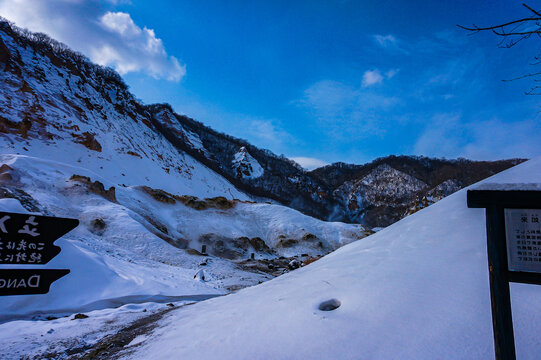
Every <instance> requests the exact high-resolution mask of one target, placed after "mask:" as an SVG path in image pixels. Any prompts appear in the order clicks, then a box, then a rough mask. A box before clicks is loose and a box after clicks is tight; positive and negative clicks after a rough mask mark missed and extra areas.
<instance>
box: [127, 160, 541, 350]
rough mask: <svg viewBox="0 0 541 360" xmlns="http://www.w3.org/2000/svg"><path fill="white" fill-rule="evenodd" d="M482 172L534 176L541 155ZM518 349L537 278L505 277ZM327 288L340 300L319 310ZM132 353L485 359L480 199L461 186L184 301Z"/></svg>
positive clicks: (487, 319) (540, 294) (535, 316)
mask: <svg viewBox="0 0 541 360" xmlns="http://www.w3.org/2000/svg"><path fill="white" fill-rule="evenodd" d="M486 182H491V183H501V184H505V183H524V182H527V183H541V158H538V159H535V160H531V161H528V162H525V163H523V164H520V165H518V166H516V167H514V168H512V169H509V170H507V171H505V172H503V173H500V174H498V175H495V176H493V177H491V178H490V179H487V180H486ZM511 296H512V304H513V316H514V327H515V340H516V345H517V358H518V359H532V360H533V359H539V353H540V351H541V342H540V341H539V333H540V331H541V287H539V286H535V285H525V284H512V285H511ZM332 298H336V299H338V300H339V301H340V302H341V306H340V307H339V308H338V309H336V310H333V311H329V312H322V311H320V310H318V305H319V304H320V303H321V302H322V301H325V300H328V299H332ZM161 325H162V326H161V327H159V328H158V329H156V330H155V332H154V333H153V335H152V336H151V337H150V338H147V339H146V340H145V342H143V343H142V344H141V345H140V348H139V350H138V351H137V352H136V353H133V354H130V355H128V357H129V358H130V359H218V358H219V359H493V358H494V353H493V340H492V320H491V312H490V296H489V284H488V269H487V255H486V233H485V215H484V210H483V209H468V208H467V206H466V189H464V190H461V191H459V192H457V193H455V194H453V195H451V196H449V197H447V198H445V199H443V200H441V201H440V202H438V203H436V204H434V205H432V206H430V207H428V208H425V209H423V210H421V211H419V212H417V213H415V214H413V215H411V216H408V217H406V218H405V219H403V220H401V221H399V222H397V223H395V224H393V225H391V226H389V227H387V228H385V229H383V230H381V231H379V232H378V233H376V234H374V235H372V236H370V237H367V238H365V239H362V240H360V241H356V242H354V243H352V244H349V245H346V246H344V247H342V248H340V249H339V250H337V251H335V252H334V253H332V254H330V255H328V256H326V257H324V258H322V259H320V260H318V261H316V262H315V263H312V264H310V265H308V266H306V267H303V268H301V269H299V270H297V271H294V272H291V273H288V274H286V275H284V276H281V277H279V278H276V279H274V280H271V281H268V282H266V283H263V284H261V285H258V286H255V287H251V288H247V289H244V290H241V291H239V292H238V293H235V294H232V295H228V296H225V297H220V298H215V299H211V300H208V301H205V302H201V303H198V304H195V305H193V306H190V307H186V308H181V309H179V310H176V311H174V312H172V313H170V314H169V316H168V317H167V318H165V319H164V320H162V324H161Z"/></svg>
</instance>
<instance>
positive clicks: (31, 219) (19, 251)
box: [0, 212, 79, 296]
mask: <svg viewBox="0 0 541 360" xmlns="http://www.w3.org/2000/svg"><path fill="white" fill-rule="evenodd" d="M78 224H79V220H75V219H65V218H55V217H50V216H39V215H29V214H15V213H6V212H0V264H12V265H44V264H47V263H48V262H49V261H50V260H52V259H53V258H54V257H55V256H56V255H58V254H59V253H60V247H58V246H56V245H54V242H55V241H56V240H57V239H58V238H60V237H61V236H63V235H65V234H66V233H68V232H69V231H71V230H72V229H74V228H75V227H77V225H78ZM69 272H70V271H69V270H67V269H0V296H3V295H31V294H46V293H48V292H49V287H50V286H51V284H52V283H53V282H54V281H56V280H58V279H60V278H61V277H62V276H64V275H66V274H68V273H69Z"/></svg>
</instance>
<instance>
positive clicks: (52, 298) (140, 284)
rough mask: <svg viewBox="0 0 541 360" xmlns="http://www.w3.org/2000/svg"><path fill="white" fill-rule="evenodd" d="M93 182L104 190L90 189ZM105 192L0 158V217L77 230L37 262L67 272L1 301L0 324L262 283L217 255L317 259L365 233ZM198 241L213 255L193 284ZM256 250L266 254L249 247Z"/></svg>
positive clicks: (20, 160)
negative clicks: (57, 222)
mask: <svg viewBox="0 0 541 360" xmlns="http://www.w3.org/2000/svg"><path fill="white" fill-rule="evenodd" d="M74 175H75V176H74ZM87 179H89V180H87ZM96 181H99V182H100V183H101V184H102V189H104V190H99V188H100V187H99V186H94V185H92V184H94V182H96ZM113 185H115V183H114V182H113V181H110V180H108V179H106V178H103V177H101V176H100V175H98V174H96V173H95V172H93V171H91V170H88V169H86V168H83V167H75V166H71V165H68V164H64V163H60V162H56V161H52V160H44V159H40V158H35V157H28V156H23V155H0V198H1V197H6V198H5V199H0V211H10V212H21V211H27V210H31V211H34V212H37V213H41V214H44V215H49V216H57V217H71V218H77V219H79V220H80V225H79V226H78V227H77V229H75V230H74V231H72V232H70V233H69V234H67V235H66V236H64V237H63V238H61V239H60V240H58V241H57V245H59V246H60V247H61V248H62V252H61V253H60V254H59V255H58V256H57V257H56V258H54V259H53V260H52V261H51V262H50V263H49V264H47V265H46V267H48V268H60V269H63V268H67V269H70V270H71V273H70V274H69V275H67V276H65V277H64V278H62V279H60V280H58V281H57V282H55V283H54V284H53V285H52V287H51V291H50V292H49V294H47V295H33V296H10V297H5V298H3V299H1V301H0V321H4V320H7V319H10V318H18V317H27V316H28V315H32V314H36V313H39V312H41V313H45V314H51V313H72V312H77V311H87V310H89V309H95V308H104V307H110V306H114V305H118V304H121V303H129V302H139V301H142V300H144V299H147V300H148V299H149V298H150V297H152V296H155V297H158V298H159V297H160V296H161V297H163V296H189V295H209V294H223V293H226V292H227V291H228V290H230V289H231V288H239V287H243V286H247V285H253V284H256V283H258V282H259V281H265V280H267V279H268V278H269V276H267V275H266V274H263V273H250V272H247V271H244V270H242V269H241V268H239V267H238V266H237V265H235V264H234V263H232V262H231V261H228V260H224V259H223V258H235V259H239V258H240V259H247V258H249V257H250V254H251V253H252V252H253V253H255V254H257V256H258V258H259V257H278V256H280V255H286V256H289V255H294V254H301V253H308V254H311V255H317V254H324V253H327V252H328V251H331V250H333V249H336V248H338V247H339V246H341V245H344V244H346V243H349V242H352V241H354V240H356V239H358V238H361V237H363V236H366V232H365V231H364V228H363V227H362V226H360V225H349V224H343V223H326V222H322V221H320V220H317V219H314V218H311V217H308V216H306V215H303V214H301V213H299V212H298V211H295V210H292V209H289V208H285V207H283V206H279V205H272V204H257V203H251V202H243V201H240V200H235V201H231V200H227V199H225V198H217V199H207V200H203V199H197V198H194V197H191V196H188V197H186V196H175V195H173V194H168V193H165V192H163V191H157V190H154V189H151V188H143V187H141V186H132V187H123V186H120V187H117V188H116V190H115V191H112V190H111V187H112V186H113ZM145 189H146V190H145ZM151 194H152V195H151ZM173 196H174V198H173ZM17 199H18V200H17ZM175 199H176V200H175ZM19 201H21V202H23V205H24V208H23V206H22V205H21V203H19ZM214 205H216V206H214ZM281 240H284V241H282V246H281V245H280V241H281ZM320 242H321V245H319V243H320ZM201 244H206V245H207V247H208V251H209V253H210V254H211V255H216V256H217V257H211V258H210V260H208V261H206V263H207V264H206V265H205V267H204V269H205V273H206V281H205V282H201V281H198V280H197V279H195V280H194V278H193V276H194V274H195V273H196V272H197V271H198V269H200V262H201V261H202V260H203V259H205V258H204V257H201V256H198V255H197V252H196V251H195V250H194V249H199V250H200V249H201ZM252 244H253V245H254V246H255V248H254V247H252ZM262 244H266V246H268V248H260V247H258V246H257V245H259V246H262ZM286 245H287V246H286ZM12 267H13V266H12V265H0V268H12ZM127 297H128V298H127Z"/></svg>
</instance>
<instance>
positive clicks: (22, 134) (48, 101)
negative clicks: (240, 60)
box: [0, 31, 249, 199]
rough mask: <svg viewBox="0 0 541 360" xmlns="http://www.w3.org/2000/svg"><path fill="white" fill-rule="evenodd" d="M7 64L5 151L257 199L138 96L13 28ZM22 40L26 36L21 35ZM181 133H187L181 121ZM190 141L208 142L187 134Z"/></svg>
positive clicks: (193, 190)
mask: <svg viewBox="0 0 541 360" xmlns="http://www.w3.org/2000/svg"><path fill="white" fill-rule="evenodd" d="M0 40H1V41H2V42H3V43H4V44H5V45H6V46H7V48H8V49H9V51H10V62H9V64H8V65H9V66H8V65H6V66H5V69H4V64H2V63H0V69H2V71H0V84H2V86H1V88H0V130H1V131H0V145H1V146H0V153H3V154H23V155H28V156H34V157H44V155H45V154H46V156H47V158H48V159H50V160H56V161H59V162H62V163H67V164H70V165H74V166H83V167H85V168H87V169H90V170H92V171H93V172H95V173H97V174H99V175H100V176H102V177H104V178H107V179H109V180H110V181H112V182H114V183H115V184H117V185H118V184H126V185H150V186H153V187H158V188H161V189H165V190H168V191H174V192H177V193H182V194H190V195H194V196H200V197H205V196H225V197H228V198H238V199H249V197H248V196H247V195H245V194H244V193H242V192H240V191H238V190H237V189H235V187H234V186H232V185H231V184H230V183H229V182H228V181H227V180H226V179H224V178H223V177H222V176H220V175H218V174H216V173H215V172H213V171H212V170H210V169H208V168H207V167H206V166H204V165H202V164H201V163H200V162H198V161H196V160H195V159H193V158H192V157H191V156H189V155H187V154H185V153H184V152H181V151H179V150H178V149H177V148H175V146H173V145H172V144H171V143H170V142H169V141H168V140H167V139H166V138H165V137H164V136H163V135H162V134H161V133H159V132H158V131H156V129H155V128H154V127H153V126H152V124H151V123H150V122H149V120H148V119H147V116H146V115H145V114H144V111H142V110H140V107H141V106H142V105H141V104H140V103H139V102H138V101H137V100H136V99H135V98H134V96H133V95H132V94H130V93H129V92H128V91H127V90H125V89H122V88H120V87H119V86H118V85H117V84H114V83H113V82H111V81H109V82H107V81H105V82H104V79H103V78H102V77H100V76H99V75H98V74H97V73H96V72H95V70H91V69H87V71H82V70H81V71H76V70H74V67H75V68H77V67H78V66H81V64H77V63H75V65H73V64H71V65H70V63H69V61H68V62H67V64H68V65H66V64H64V65H59V64H58V63H59V62H61V60H59V59H56V60H55V61H53V60H52V59H51V58H49V57H48V56H45V55H42V54H40V53H38V52H36V51H35V50H34V49H33V48H32V47H29V46H22V45H21V44H19V43H18V42H17V37H16V36H14V35H13V34H12V33H11V32H6V31H0ZM19 40H20V39H19ZM175 129H176V131H181V129H182V126H180V125H178V126H177V128H175ZM183 134H184V137H183V139H184V140H185V141H186V142H187V143H188V144H190V146H193V147H197V146H201V144H200V140H199V142H198V139H197V138H196V136H195V135H194V134H191V133H189V132H186V131H184V133H183Z"/></svg>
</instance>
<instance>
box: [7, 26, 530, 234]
mask: <svg viewBox="0 0 541 360" xmlns="http://www.w3.org/2000/svg"><path fill="white" fill-rule="evenodd" d="M0 70H1V71H2V72H3V76H2V78H1V79H0V80H1V81H2V84H3V85H2V87H1V88H0V136H2V135H4V136H3V140H2V141H5V142H6V144H7V145H8V146H10V147H12V149H14V151H15V150H17V151H22V153H24V151H28V150H27V148H28V147H29V145H27V146H24V144H25V143H26V144H30V143H32V141H34V140H33V139H36V141H40V142H41V143H43V144H44V146H46V147H49V149H52V147H54V146H57V147H62V146H64V145H62V141H71V142H72V143H74V144H79V145H78V146H84V147H86V148H87V149H89V150H91V151H93V152H94V153H93V154H94V155H95V157H97V158H100V157H101V158H107V159H109V160H110V166H111V169H109V170H110V171H111V174H113V173H112V172H113V171H116V172H115V173H114V174H113V175H112V176H113V180H115V181H118V183H119V184H123V183H124V182H127V181H128V179H126V178H125V172H124V170H123V166H128V164H130V163H132V162H133V160H137V159H143V160H145V163H146V164H148V166H151V167H149V168H148V169H144V170H145V171H146V174H143V173H141V174H139V173H137V174H136V175H137V176H139V177H140V179H138V180H137V182H136V183H137V184H142V183H144V182H145V181H152V182H153V183H154V184H155V185H158V186H160V187H162V188H164V189H165V190H167V191H170V192H174V193H179V191H180V192H181V193H182V192H183V191H193V189H198V184H199V185H200V189H199V190H200V191H201V194H186V195H196V196H207V195H208V196H216V195H217V194H222V193H223V192H224V191H227V192H228V193H229V194H230V195H231V196H230V197H239V198H241V199H247V196H248V197H251V198H253V199H261V200H264V201H265V200H272V201H275V202H278V203H281V204H283V205H286V206H289V207H291V208H294V209H296V210H299V211H301V212H303V213H305V214H307V215H311V216H313V217H316V218H319V219H324V220H333V221H343V222H359V223H363V224H366V225H368V226H372V227H375V226H387V225H389V224H390V223H392V222H394V221H396V220H398V219H400V218H401V217H403V216H405V215H406V214H407V213H408V211H410V209H411V208H412V207H415V206H416V204H418V203H419V201H421V200H422V199H423V197H426V196H429V197H430V198H431V199H436V198H438V197H437V196H431V195H430V194H432V193H434V192H435V193H437V194H438V196H439V197H440V198H441V197H442V196H447V195H449V194H450V193H451V192H453V191H456V190H458V189H460V188H462V187H464V186H467V185H470V184H472V183H473V182H476V181H478V180H481V179H483V178H485V177H487V176H490V175H492V174H495V173H497V172H499V171H502V170H504V169H507V168H509V167H511V166H514V165H516V164H518V163H520V162H521V161H523V160H521V159H512V160H502V161H496V162H476V161H469V160H464V159H459V160H444V159H430V158H425V157H413V156H390V157H386V158H381V159H376V160H374V161H373V162H371V163H369V164H365V165H349V164H343V163H336V164H332V165H329V166H325V167H322V168H319V169H316V170H313V171H310V172H308V171H305V170H304V169H302V168H301V167H300V166H299V165H298V164H296V163H295V162H294V161H292V160H290V159H288V158H286V157H285V156H283V155H282V156H278V155H275V154H273V153H272V152H270V151H268V150H264V149H259V148H257V147H256V146H253V145H251V144H250V143H248V142H247V141H245V140H242V139H238V138H235V137H232V136H229V135H226V134H223V133H220V132H217V131H215V130H213V129H211V128H209V127H207V126H205V125H204V124H202V123H200V122H198V121H196V120H194V119H191V118H189V117H187V116H185V115H179V114H176V113H175V112H174V111H173V109H172V108H171V106H170V105H168V104H152V105H144V104H142V103H141V102H140V101H138V100H137V99H136V98H135V97H134V96H133V94H131V93H130V92H129V90H128V87H127V85H126V84H125V83H124V81H123V80H122V78H121V77H120V76H119V75H118V74H117V73H116V72H115V71H113V70H112V69H109V68H104V67H101V66H99V65H96V64H93V63H91V62H90V61H89V60H88V59H87V58H86V57H84V56H83V55H81V54H78V53H76V52H73V51H72V50H70V49H69V48H68V47H66V46H65V45H63V44H61V43H58V42H57V41H55V40H52V39H50V38H49V37H47V36H46V35H44V34H39V33H31V32H28V31H26V30H21V29H18V28H16V27H13V26H12V25H10V24H9V23H8V22H1V21H0ZM4 139H7V140H4ZM25 149H26V150H25ZM45 149H46V148H45ZM60 151H61V150H60ZM65 156H66V157H69V156H75V155H73V154H70V153H69V152H66V154H65ZM91 157H92V156H90V155H88V158H85V161H90V162H92V161H91V160H90V158H91ZM77 161H79V162H80V161H83V160H82V158H79V159H78V160H77ZM103 166H104V165H100V164H98V163H96V164H94V168H92V169H93V170H94V171H97V172H99V171H100V170H101V168H102V167H103ZM152 169H155V170H152ZM163 172H165V173H166V174H162V173H163ZM158 173H159V174H161V175H159V174H158ZM216 174H217V175H219V176H216ZM158 175H159V176H158ZM162 175H163V176H162ZM153 176H154V178H153ZM169 177H175V178H183V179H185V180H184V181H185V183H186V184H190V185H189V186H188V185H187V187H186V189H172V188H168V186H171V185H170V184H171V182H170V181H169V180H167V179H168V178H169ZM133 181H134V182H135V180H133ZM231 184H232V185H233V186H234V187H232V186H231ZM231 188H232V189H231ZM189 189H192V190H189ZM226 189H227V190H226ZM199 190H198V191H199ZM243 194H246V195H243Z"/></svg>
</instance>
